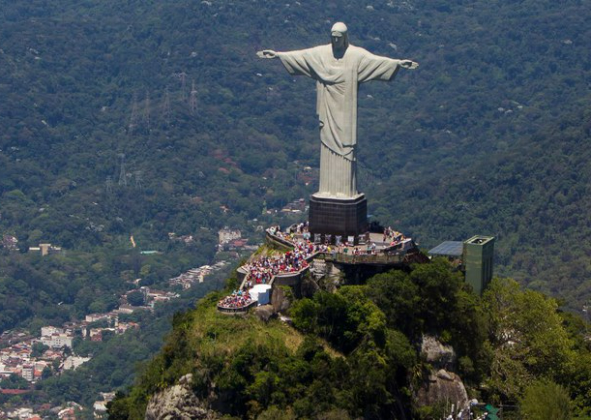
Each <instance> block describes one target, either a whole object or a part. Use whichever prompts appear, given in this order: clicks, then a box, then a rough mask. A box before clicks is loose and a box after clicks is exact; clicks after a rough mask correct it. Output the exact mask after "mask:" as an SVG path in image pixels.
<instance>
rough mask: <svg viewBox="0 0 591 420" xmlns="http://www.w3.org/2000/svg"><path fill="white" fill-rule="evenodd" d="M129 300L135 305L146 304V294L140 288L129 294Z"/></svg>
mask: <svg viewBox="0 0 591 420" xmlns="http://www.w3.org/2000/svg"><path fill="white" fill-rule="evenodd" d="M127 302H128V303H129V304H130V305H133V306H142V305H143V304H144V294H143V293H142V292H140V291H139V290H137V291H133V292H129V293H128V294H127Z"/></svg>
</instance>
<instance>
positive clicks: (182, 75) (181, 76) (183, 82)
mask: <svg viewBox="0 0 591 420" xmlns="http://www.w3.org/2000/svg"><path fill="white" fill-rule="evenodd" d="M177 77H178V78H179V80H180V81H181V98H182V99H185V98H186V92H185V87H186V85H187V73H185V72H182V73H178V75H177Z"/></svg>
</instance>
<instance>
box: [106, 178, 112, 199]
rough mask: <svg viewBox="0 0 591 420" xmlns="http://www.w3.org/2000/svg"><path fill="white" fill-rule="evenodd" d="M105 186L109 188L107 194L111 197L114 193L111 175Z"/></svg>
mask: <svg viewBox="0 0 591 420" xmlns="http://www.w3.org/2000/svg"><path fill="white" fill-rule="evenodd" d="M105 186H106V188H107V194H109V195H111V193H112V192H113V178H112V177H111V175H109V176H107V180H106V181H105Z"/></svg>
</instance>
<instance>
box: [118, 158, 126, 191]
mask: <svg viewBox="0 0 591 420" xmlns="http://www.w3.org/2000/svg"><path fill="white" fill-rule="evenodd" d="M119 159H120V160H121V166H120V170H119V185H122V186H124V185H127V176H126V174H125V154H124V153H120V154H119Z"/></svg>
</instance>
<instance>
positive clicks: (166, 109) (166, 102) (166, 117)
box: [162, 87, 170, 126]
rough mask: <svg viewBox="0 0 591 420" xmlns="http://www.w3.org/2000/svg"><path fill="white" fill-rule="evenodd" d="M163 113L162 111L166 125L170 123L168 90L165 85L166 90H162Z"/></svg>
mask: <svg viewBox="0 0 591 420" xmlns="http://www.w3.org/2000/svg"><path fill="white" fill-rule="evenodd" d="M162 107H163V113H164V121H165V122H166V125H167V126H168V125H170V94H169V92H168V87H166V91H165V92H164V105H163V106H162Z"/></svg>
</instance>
